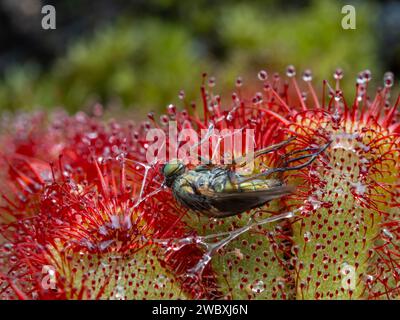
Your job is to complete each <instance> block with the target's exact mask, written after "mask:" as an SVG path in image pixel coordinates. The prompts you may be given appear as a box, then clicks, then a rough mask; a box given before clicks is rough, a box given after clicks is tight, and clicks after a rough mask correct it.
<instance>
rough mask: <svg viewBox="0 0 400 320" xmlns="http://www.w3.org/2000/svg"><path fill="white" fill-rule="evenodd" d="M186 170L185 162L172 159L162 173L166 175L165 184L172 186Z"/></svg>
mask: <svg viewBox="0 0 400 320" xmlns="http://www.w3.org/2000/svg"><path fill="white" fill-rule="evenodd" d="M185 171H186V166H185V164H184V163H183V162H181V161H179V160H172V161H170V162H168V163H166V164H165V165H164V166H163V167H162V170H161V172H162V174H163V175H164V177H165V184H166V185H167V186H168V187H171V186H172V184H173V183H174V181H175V180H176V178H178V177H179V176H181V175H182V174H184V173H185Z"/></svg>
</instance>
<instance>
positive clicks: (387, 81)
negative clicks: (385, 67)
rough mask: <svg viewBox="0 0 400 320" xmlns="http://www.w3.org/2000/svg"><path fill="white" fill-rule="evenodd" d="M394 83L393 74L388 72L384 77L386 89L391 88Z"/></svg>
mask: <svg viewBox="0 0 400 320" xmlns="http://www.w3.org/2000/svg"><path fill="white" fill-rule="evenodd" d="M393 83H394V75H393V73H392V72H386V73H385V74H384V76H383V84H384V85H385V88H391V87H392V86H393Z"/></svg>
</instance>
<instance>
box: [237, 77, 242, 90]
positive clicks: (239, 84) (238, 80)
mask: <svg viewBox="0 0 400 320" xmlns="http://www.w3.org/2000/svg"><path fill="white" fill-rule="evenodd" d="M242 85H243V79H242V77H238V78H237V79H236V87H237V88H240V87H241V86H242Z"/></svg>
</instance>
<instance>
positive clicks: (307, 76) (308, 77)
mask: <svg viewBox="0 0 400 320" xmlns="http://www.w3.org/2000/svg"><path fill="white" fill-rule="evenodd" d="M303 80H304V81H305V82H310V81H311V80H312V72H311V70H310V69H307V70H305V71H304V72H303Z"/></svg>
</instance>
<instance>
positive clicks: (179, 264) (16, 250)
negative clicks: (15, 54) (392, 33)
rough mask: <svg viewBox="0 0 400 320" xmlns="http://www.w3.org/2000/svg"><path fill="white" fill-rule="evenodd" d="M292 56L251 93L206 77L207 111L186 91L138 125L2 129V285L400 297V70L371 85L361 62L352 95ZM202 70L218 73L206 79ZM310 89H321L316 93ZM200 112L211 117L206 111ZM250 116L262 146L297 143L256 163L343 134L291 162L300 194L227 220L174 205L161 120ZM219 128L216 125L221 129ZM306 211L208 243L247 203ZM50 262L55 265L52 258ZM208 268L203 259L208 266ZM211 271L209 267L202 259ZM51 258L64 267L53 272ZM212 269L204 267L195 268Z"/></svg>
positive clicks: (44, 289)
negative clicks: (316, 84) (162, 157)
mask: <svg viewBox="0 0 400 320" xmlns="http://www.w3.org/2000/svg"><path fill="white" fill-rule="evenodd" d="M295 73H296V72H295V69H294V67H292V66H290V67H288V69H287V76H288V81H286V80H282V79H281V78H280V76H279V75H277V74H275V75H273V77H272V79H269V78H268V75H267V73H266V72H265V71H260V73H259V74H258V78H259V80H260V81H261V82H262V84H263V87H262V90H261V91H260V92H257V93H256V94H255V95H254V96H253V97H248V96H247V94H246V93H245V92H244V90H243V88H242V80H241V79H238V80H237V82H236V86H237V90H236V92H235V93H233V94H232V99H231V101H230V102H228V101H226V102H223V100H222V99H221V97H220V96H218V95H216V94H214V93H213V90H214V89H213V88H214V85H215V82H214V79H213V78H210V79H209V82H208V84H206V83H205V80H204V82H203V85H202V88H201V97H202V110H201V112H199V110H198V109H197V107H196V105H195V104H194V103H188V102H186V101H185V98H184V95H183V94H180V98H181V99H182V100H183V102H184V109H183V110H182V111H178V110H177V108H176V107H175V106H174V105H170V106H169V107H168V112H167V114H166V115H162V116H161V117H160V121H157V120H156V119H155V115H154V114H153V113H151V114H149V121H145V122H143V123H141V124H139V125H134V124H129V123H124V122H118V121H115V120H111V121H109V122H108V123H107V124H106V123H105V122H104V121H103V120H102V119H101V118H100V117H99V116H93V117H89V116H87V115H85V114H83V113H78V114H77V115H75V116H73V117H70V116H67V115H65V114H62V113H56V114H54V115H52V116H51V117H49V118H46V117H43V116H41V115H31V116H28V117H26V116H23V117H20V118H17V119H16V120H15V121H14V128H12V131H11V133H6V134H3V135H2V137H1V140H2V145H3V146H4V148H3V150H5V151H4V152H2V153H3V154H2V156H3V157H2V161H3V166H2V168H5V170H3V172H1V173H0V175H1V176H3V179H2V190H3V191H2V198H3V201H2V202H1V216H0V222H1V225H0V233H1V238H0V243H1V250H0V261H1V262H2V263H1V267H0V276H1V280H0V296H1V297H2V298H5V299H13V298H23V299H26V298H27V299H31V298H37V299H46V298H50V299H54V298H60V299H95V298H102V299H107V298H116V299H124V298H126V299H137V298H147V299H157V298H167V299H168V298H169V299H172V298H205V299H214V298H227V299H237V298H250V299H251V298H259V299H271V298H272V299H277V298H283V299H285V298H286V299H287V298H289V299H293V298H300V299H302V298H303V299H310V298H311V299H315V298H317V299H319V298H323V299H332V298H370V299H373V298H396V297H398V294H399V287H398V286H399V285H398V283H399V280H400V272H399V270H400V268H399V232H400V228H399V223H398V221H399V220H398V216H397V212H398V211H397V210H398V207H399V203H398V195H399V188H398V178H399V165H398V163H399V161H398V160H399V159H398V158H399V142H400V139H399V131H400V125H399V123H400V122H399V112H398V110H397V108H398V104H399V98H397V100H396V101H395V102H394V103H392V102H391V97H390V92H391V87H392V86H393V81H394V79H393V75H392V74H390V73H388V74H386V75H385V77H384V86H383V88H380V89H378V91H377V93H376V95H375V97H373V98H371V97H369V95H368V83H369V81H370V79H371V74H370V72H369V71H364V72H362V73H360V75H359V77H358V79H357V84H356V94H355V98H354V100H353V102H352V104H351V105H350V104H348V103H347V101H346V98H345V96H344V95H343V93H342V91H341V90H340V80H341V78H342V76H343V74H342V71H341V70H337V71H336V72H335V74H334V78H335V81H336V83H335V89H333V88H331V87H330V86H329V84H328V81H324V83H323V91H322V97H321V99H318V97H317V94H316V93H315V91H314V88H313V86H312V85H311V81H312V75H311V72H310V71H306V72H305V73H304V74H303V80H304V81H305V84H306V86H305V90H306V92H302V91H301V90H300V85H299V84H298V82H297V81H296V78H295ZM204 79H205V78H204ZM308 96H310V98H308ZM200 113H201V114H202V115H200ZM171 120H172V121H176V123H177V126H178V130H182V129H183V128H193V129H194V130H196V131H197V132H198V133H199V134H200V130H201V129H207V128H210V125H212V127H213V128H215V129H219V130H222V129H243V128H250V129H253V130H254V133H255V138H254V139H255V145H256V149H261V148H263V147H266V146H268V145H271V144H273V143H277V142H280V141H282V140H284V139H287V137H289V136H292V135H295V136H296V137H297V139H296V140H294V141H292V142H291V143H290V144H289V145H288V146H287V147H286V148H285V149H282V150H280V151H278V152H274V153H272V154H270V155H268V156H265V157H262V158H261V160H260V161H257V162H256V168H255V170H256V172H261V171H263V170H265V168H266V167H275V166H277V165H278V163H279V161H280V159H281V158H282V157H284V156H285V154H289V153H292V154H293V153H296V152H298V151H299V150H303V149H305V148H306V149H307V148H308V149H310V150H312V149H313V148H317V147H318V146H321V145H322V144H325V143H327V142H329V141H332V144H331V146H330V147H329V148H328V149H327V150H326V152H325V153H324V154H323V155H321V156H320V157H318V159H317V160H316V161H314V162H313V163H312V164H311V165H310V166H308V167H306V168H304V169H302V170H299V171H292V172H286V173H284V174H283V175H282V176H281V179H283V180H284V181H285V182H287V183H289V184H293V185H296V186H297V190H296V192H295V193H294V194H293V195H290V196H288V197H285V198H283V199H280V200H274V201H271V202H270V203H269V204H268V205H266V206H264V207H263V208H261V209H262V210H255V211H254V210H253V211H251V212H247V213H244V214H241V215H239V216H236V217H231V218H227V219H220V220H215V219H209V218H205V217H202V216H199V215H197V214H196V213H194V212H191V211H189V210H188V209H186V208H184V207H182V206H180V205H179V204H177V203H176V201H175V200H174V198H173V196H172V195H171V192H170V190H169V189H167V188H165V187H164V186H163V176H162V175H161V173H160V167H161V164H157V163H156V164H149V163H146V150H147V149H148V147H149V142H148V141H147V139H146V134H147V132H148V131H149V130H150V129H151V128H161V129H162V130H164V131H165V133H166V135H167V136H168V122H169V121H171ZM211 133H212V132H211ZM282 212H293V213H295V214H294V217H293V218H290V219H285V220H284V221H281V222H275V223H271V224H263V225H256V224H254V226H252V227H251V228H250V230H248V232H246V233H243V234H241V235H240V236H239V237H237V238H234V239H233V238H232V239H231V241H227V242H226V243H224V245H221V246H218V250H215V251H212V253H213V256H212V257H210V260H211V261H208V260H207V259H204V258H205V254H206V253H207V250H206V251H205V249H207V248H209V247H210V246H211V245H212V243H218V241H220V240H221V239H224V237H226V235H227V234H228V235H229V234H232V233H233V232H234V230H238V229H239V228H240V227H243V226H246V225H247V224H248V220H249V217H250V216H253V217H254V218H255V219H259V220H260V219H262V218H264V217H265V216H270V215H275V214H278V213H282ZM44 266H46V268H44ZM199 267H200V268H199ZM203 268H204V270H203ZM49 270H51V272H49ZM193 270H201V271H202V272H201V273H196V272H193Z"/></svg>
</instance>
